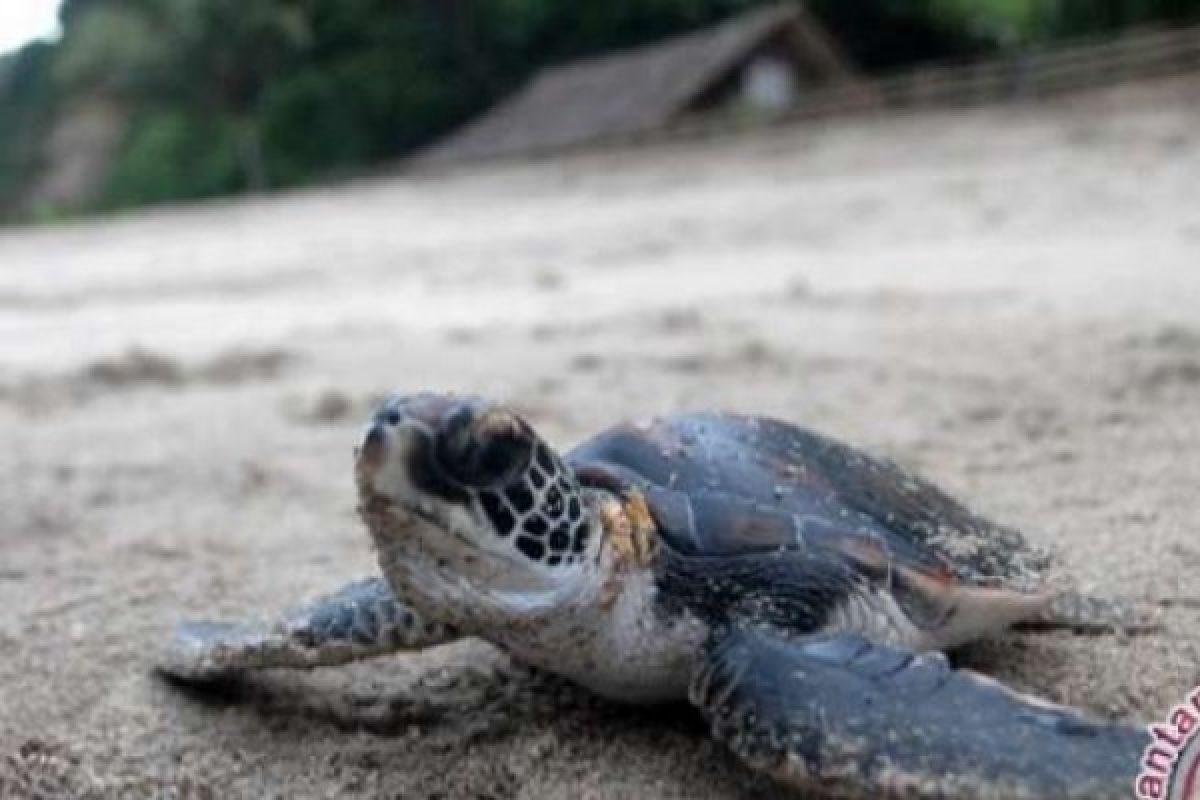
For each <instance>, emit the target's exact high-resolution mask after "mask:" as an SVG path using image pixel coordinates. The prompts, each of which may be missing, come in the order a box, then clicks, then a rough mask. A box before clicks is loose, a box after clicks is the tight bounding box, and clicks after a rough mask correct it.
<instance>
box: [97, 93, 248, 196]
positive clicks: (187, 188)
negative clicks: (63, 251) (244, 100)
mask: <svg viewBox="0 0 1200 800" xmlns="http://www.w3.org/2000/svg"><path fill="white" fill-rule="evenodd" d="M130 129H131V131H132V135H131V136H130V137H129V140H128V141H127V142H126V144H125V147H124V148H123V150H122V152H121V155H120V157H119V158H118V160H117V163H116V164H115V165H114V167H113V171H112V174H111V175H110V177H109V181H108V186H107V187H106V191H105V197H104V200H103V202H102V203H101V205H102V206H104V207H109V208H115V207H121V206H129V205H142V204H146V203H159V202H167V201H172V200H191V199H198V198H202V197H211V196H214V195H218V194H224V193H227V192H233V191H237V190H239V189H242V188H244V186H245V181H244V178H243V177H242V175H241V171H240V169H239V165H238V161H237V157H236V153H237V132H236V130H235V129H234V127H233V125H232V124H230V123H229V122H228V121H225V120H217V119H213V118H211V117H204V116H200V115H196V114H189V113H187V112H185V111H177V110H170V109H168V110H155V111H150V112H147V113H146V114H145V115H144V116H143V117H141V118H140V119H138V120H136V121H135V122H134V124H133V125H132V126H131V128H130Z"/></svg>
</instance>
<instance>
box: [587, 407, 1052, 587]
mask: <svg viewBox="0 0 1200 800" xmlns="http://www.w3.org/2000/svg"><path fill="white" fill-rule="evenodd" d="M567 460H568V461H569V462H570V463H571V464H572V466H573V467H574V468H575V469H576V471H577V473H578V474H579V475H580V478H581V481H582V482H583V483H584V484H585V485H587V484H592V485H601V486H608V487H609V488H612V487H613V486H614V485H616V484H621V483H628V484H631V485H633V486H634V487H636V488H638V489H640V490H641V491H643V492H645V493H646V494H647V497H648V499H649V501H650V506H651V511H652V512H653V513H654V514H655V516H656V518H657V521H658V522H659V527H660V533H661V535H662V537H663V540H664V542H665V543H666V544H667V545H668V546H669V547H671V548H672V549H674V550H676V551H678V552H680V553H684V554H688V555H694V556H709V557H716V556H728V557H738V556H745V555H750V554H754V553H763V552H766V551H772V550H774V551H778V550H781V549H792V548H797V547H803V546H804V542H805V541H806V540H809V541H811V540H813V539H825V540H828V539H829V538H830V537H840V539H841V545H840V546H842V547H852V548H853V547H858V548H868V549H869V548H879V549H880V550H881V551H882V553H883V556H882V559H883V561H884V562H886V563H885V564H882V565H881V568H886V567H889V566H890V565H893V564H896V563H900V564H904V565H908V566H912V567H915V568H917V569H919V570H920V571H921V572H923V573H926V574H929V575H939V576H943V577H945V578H948V579H951V580H953V581H954V582H956V583H960V584H966V585H972V586H992V587H1004V588H1013V589H1017V590H1022V591H1027V590H1029V589H1030V588H1031V587H1034V586H1036V585H1037V584H1038V583H1039V582H1040V580H1039V576H1040V573H1041V571H1042V570H1043V569H1044V568H1045V567H1046V566H1047V564H1048V563H1049V560H1050V559H1049V556H1048V554H1047V553H1046V552H1044V551H1041V550H1039V549H1037V548H1034V547H1032V546H1031V545H1030V544H1029V542H1028V541H1027V540H1026V539H1025V537H1023V536H1022V535H1021V534H1020V533H1019V532H1018V531H1016V530H1014V529H1012V528H1009V527H1006V526H1002V525H998V524H996V523H993V522H991V521H989V520H987V519H985V518H983V517H981V516H979V515H977V514H975V513H973V512H972V511H970V510H969V509H967V508H966V507H965V506H963V505H962V504H961V503H959V502H958V501H957V500H955V499H954V498H952V497H950V496H949V495H947V494H946V493H945V492H943V491H941V490H940V489H938V488H937V487H936V486H934V485H932V484H931V483H929V482H928V481H926V480H924V479H923V478H921V477H918V476H916V475H914V474H913V473H912V472H910V471H908V470H906V469H904V468H902V467H900V466H899V465H897V464H895V463H893V462H891V461H888V460H885V459H881V458H877V457H874V456H871V455H869V454H867V453H864V452H863V451H861V450H859V449H857V448H854V447H851V446H848V445H846V444H842V443H840V442H837V441H834V440H833V439H830V438H828V437H825V436H821V435H819V434H816V433H813V432H811V431H808V430H805V429H804V428H801V427H798V426H796V425H792V424H789V423H786V422H782V421H779V420H775V419H769V418H763V417H750V416H741V415H736V414H727V413H708V412H700V413H682V414H676V415H671V416H665V417H660V418H657V419H654V420H652V421H650V422H649V423H645V424H640V425H623V426H618V427H615V428H613V429H610V430H608V431H605V432H603V433H600V434H598V435H597V436H595V437H593V438H592V439H589V440H587V441H585V442H583V443H581V444H580V445H578V446H577V447H576V448H575V449H573V450H572V451H571V452H570V453H569V454H568V455H567Z"/></svg>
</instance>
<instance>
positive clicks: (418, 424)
mask: <svg viewBox="0 0 1200 800" xmlns="http://www.w3.org/2000/svg"><path fill="white" fill-rule="evenodd" d="M461 402H462V401H461V400H460V399H459V398H457V397H455V396H454V395H440V394H433V393H423V394H416V395H408V396H401V395H397V396H393V397H391V398H389V399H388V400H387V401H386V402H384V403H383V405H381V406H380V407H379V409H378V410H376V412H375V413H374V414H373V415H372V417H371V419H370V420H369V421H368V423H367V427H366V430H365V431H363V435H362V439H361V440H360V441H359V444H358V446H357V447H355V448H354V472H355V476H356V478H357V479H358V484H359V486H360V487H362V488H373V487H374V481H375V478H376V477H377V476H378V475H379V472H380V471H381V470H382V469H383V468H384V467H385V465H386V464H387V463H388V460H389V455H391V454H392V450H393V449H394V448H395V447H397V446H398V445H399V440H400V439H403V438H405V437H404V436H403V435H402V433H401V429H402V428H414V429H417V430H421V431H425V432H427V433H432V432H433V431H435V430H437V428H438V426H439V424H440V421H441V419H442V418H443V417H444V416H445V415H446V414H447V413H448V412H449V411H450V410H451V409H453V408H455V407H457V406H458V405H459V404H460V403H461Z"/></svg>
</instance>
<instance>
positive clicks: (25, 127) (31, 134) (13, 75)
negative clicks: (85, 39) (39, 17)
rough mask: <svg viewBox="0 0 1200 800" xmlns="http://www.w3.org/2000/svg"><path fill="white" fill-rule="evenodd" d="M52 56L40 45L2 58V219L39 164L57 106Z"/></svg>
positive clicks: (0, 155)
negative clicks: (40, 152)
mask: <svg viewBox="0 0 1200 800" xmlns="http://www.w3.org/2000/svg"><path fill="white" fill-rule="evenodd" d="M52 55H53V48H52V47H51V46H50V45H48V44H45V43H41V42H38V43H35V44H31V45H28V46H26V47H24V48H22V49H21V50H18V51H17V52H16V53H13V54H12V55H10V56H6V57H4V58H0V216H4V215H5V214H6V212H9V211H10V209H8V208H7V206H8V205H9V203H11V199H12V198H14V197H15V196H16V195H17V190H18V189H19V188H20V187H21V186H22V185H23V184H24V183H25V181H26V180H27V179H28V178H29V176H30V175H31V174H32V172H33V171H34V170H35V169H36V168H37V167H38V165H39V162H40V154H39V152H38V148H39V146H40V143H41V141H42V139H43V138H44V136H45V133H46V129H47V128H48V127H49V123H50V118H51V115H52V114H53V111H54V107H55V102H56V94H55V92H54V89H53V84H52V83H51V80H50V62H51V57H52Z"/></svg>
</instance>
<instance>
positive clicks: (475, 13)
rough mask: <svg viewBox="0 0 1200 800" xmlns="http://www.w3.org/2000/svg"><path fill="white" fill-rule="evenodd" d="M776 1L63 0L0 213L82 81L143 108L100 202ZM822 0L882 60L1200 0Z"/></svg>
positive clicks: (954, 50) (414, 120) (999, 42)
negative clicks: (57, 32)
mask: <svg viewBox="0 0 1200 800" xmlns="http://www.w3.org/2000/svg"><path fill="white" fill-rule="evenodd" d="M0 1H3V0H0ZM761 2H764V0H572V1H571V2H563V1H562V0H64V3H63V6H62V9H61V12H60V16H61V19H62V22H63V28H64V36H63V39H62V41H61V42H60V43H58V44H56V45H53V46H52V45H36V46H31V47H28V48H26V49H25V50H22V51H21V52H20V53H18V54H17V55H16V56H13V57H8V58H6V59H3V60H0V213H2V212H3V208H2V203H3V198H4V197H6V196H7V197H11V196H13V195H14V194H15V188H16V187H19V186H20V185H21V184H22V183H23V182H24V181H26V180H27V179H28V177H29V175H30V174H31V172H32V170H33V169H34V168H35V166H36V164H37V160H38V147H39V143H40V142H41V141H42V140H43V139H44V138H45V137H46V135H47V131H48V129H49V124H50V122H51V121H52V119H53V115H54V113H55V110H56V109H57V108H58V107H59V106H60V105H63V104H69V103H70V102H71V100H72V98H78V97H88V96H96V95H101V96H103V97H105V98H107V99H108V100H110V101H112V102H114V103H115V104H117V105H118V106H119V107H121V108H124V109H125V110H126V111H127V113H128V114H129V117H130V125H129V129H128V136H127V139H126V141H125V142H124V145H123V147H122V149H121V151H120V153H119V154H118V157H117V161H116V164H115V165H114V167H113V169H112V174H111V178H110V180H109V182H108V185H107V187H106V190H105V194H104V197H103V199H102V201H101V205H102V206H103V207H118V206H127V205H140V204H144V203H152V202H163V201H171V200H184V199H192V198H198V197H206V196H211V195H216V194H221V193H225V192H233V191H242V190H247V189H257V188H265V187H279V186H290V185H295V184H301V183H306V182H310V181H313V180H316V179H319V178H320V177H322V176H324V175H328V174H330V173H331V172H346V171H351V170H356V169H361V168H363V167H364V166H365V165H368V164H371V163H375V162H378V161H380V160H382V159H387V158H392V157H395V156H398V155H400V154H403V153H405V152H407V151H409V150H411V149H412V148H414V147H418V146H420V145H422V144H425V143H427V142H428V141H430V140H431V139H433V138H434V137H436V136H438V135H441V134H442V133H444V132H445V131H447V130H448V129H449V128H451V127H453V126H454V125H456V124H458V123H459V122H461V121H462V120H464V119H466V118H468V117H469V116H471V115H473V114H475V113H478V112H479V111H480V110H481V109H482V108H484V107H485V106H487V105H488V104H490V103H492V102H494V101H495V100H496V99H498V98H499V97H501V96H503V95H504V94H506V93H507V92H510V91H512V90H513V89H515V88H516V87H518V86H519V85H520V84H521V83H522V82H523V81H525V80H527V79H528V77H529V76H530V75H531V74H533V72H534V71H536V70H537V69H539V68H541V67H543V66H545V65H547V64H552V63H558V62H563V61H567V60H571V59H575V58H580V57H585V56H589V55H594V54H598V53H602V52H606V51H609V50H613V49H620V48H624V47H630V46H634V45H638V44H642V43H646V42H650V41H654V40H656V39H660V38H662V37H664V36H667V35H670V34H673V33H677V32H680V31H682V30H686V29H689V28H694V27H698V26H701V25H705V24H708V23H711V22H713V21H715V20H717V19H720V18H722V17H725V16H727V15H729V14H732V13H736V12H739V11H743V10H745V9H747V8H750V7H752V6H755V5H759V4H760V3H761ZM807 5H808V7H809V9H810V11H811V12H812V13H813V14H814V15H815V16H817V17H818V18H819V19H820V20H821V21H822V22H824V23H825V24H826V25H827V26H828V27H829V28H830V29H831V30H832V32H833V33H834V35H835V37H836V38H837V39H839V40H840V41H841V43H842V45H843V47H844V48H845V49H846V50H847V51H848V52H849V53H850V55H851V56H852V57H853V58H854V59H855V60H856V61H857V62H858V63H859V64H861V65H863V66H865V67H866V68H868V69H889V68H894V67H897V66H902V65H905V64H908V63H911V62H914V61H919V60H925V59H939V58H947V57H955V56H963V55H968V54H972V53H978V52H981V51H985V50H988V49H992V48H997V47H1008V46H1016V45H1019V44H1021V43H1023V42H1030V41H1043V40H1047V39H1052V38H1054V37H1058V36H1070V35H1077V34H1086V33H1092V32H1095V31H1103V30H1109V29H1112V28H1116V27H1120V26H1122V25H1129V24H1137V23H1142V22H1147V21H1152V20H1161V19H1166V20H1181V19H1188V18H1193V17H1195V16H1196V14H1197V11H1198V10H1200V0H855V2H846V0H809V2H808V3H807Z"/></svg>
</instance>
